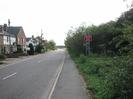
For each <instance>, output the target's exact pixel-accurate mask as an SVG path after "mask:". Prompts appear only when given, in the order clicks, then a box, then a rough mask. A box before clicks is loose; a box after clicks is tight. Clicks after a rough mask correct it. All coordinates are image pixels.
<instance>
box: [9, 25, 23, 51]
mask: <svg viewBox="0 0 133 99" xmlns="http://www.w3.org/2000/svg"><path fill="white" fill-rule="evenodd" d="M7 32H8V33H10V34H13V35H15V37H16V45H17V46H18V47H20V48H21V49H22V51H25V49H26V36H25V33H24V30H23V28H22V27H21V26H15V27H13V26H10V27H8V28H7Z"/></svg>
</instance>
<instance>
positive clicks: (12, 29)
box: [7, 26, 22, 35]
mask: <svg viewBox="0 0 133 99" xmlns="http://www.w3.org/2000/svg"><path fill="white" fill-rule="evenodd" d="M21 28H22V27H21V26H18V27H12V26H11V27H7V32H8V33H10V34H13V35H18V33H19V31H20V29H21Z"/></svg>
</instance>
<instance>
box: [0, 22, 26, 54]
mask: <svg viewBox="0 0 133 99" xmlns="http://www.w3.org/2000/svg"><path fill="white" fill-rule="evenodd" d="M18 47H19V48H21V49H22V51H23V52H24V51H25V49H26V36H25V33H24V30H23V28H22V27H13V26H7V25H6V24H4V25H3V26H2V25H0V53H2V52H3V53H5V54H10V53H13V52H16V51H18Z"/></svg>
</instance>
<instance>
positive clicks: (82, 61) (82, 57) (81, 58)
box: [79, 54, 87, 64]
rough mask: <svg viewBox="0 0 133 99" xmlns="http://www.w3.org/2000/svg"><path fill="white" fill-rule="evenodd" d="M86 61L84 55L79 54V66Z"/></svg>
mask: <svg viewBox="0 0 133 99" xmlns="http://www.w3.org/2000/svg"><path fill="white" fill-rule="evenodd" d="M86 59H87V57H86V56H85V55H83V54H81V55H80V57H79V63H81V64H83V63H85V62H86Z"/></svg>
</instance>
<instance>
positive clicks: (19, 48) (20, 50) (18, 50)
mask: <svg viewBox="0 0 133 99" xmlns="http://www.w3.org/2000/svg"><path fill="white" fill-rule="evenodd" d="M17 53H23V50H22V47H21V45H17Z"/></svg>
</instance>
